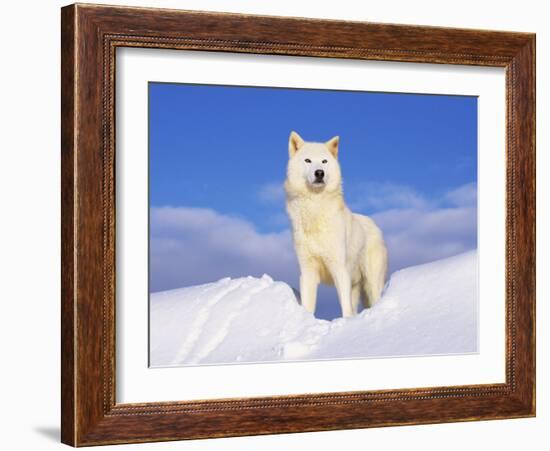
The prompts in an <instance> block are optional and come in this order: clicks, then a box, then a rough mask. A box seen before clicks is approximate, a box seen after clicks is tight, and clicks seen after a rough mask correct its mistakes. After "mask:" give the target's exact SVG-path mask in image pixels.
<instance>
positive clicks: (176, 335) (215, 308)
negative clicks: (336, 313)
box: [150, 251, 478, 367]
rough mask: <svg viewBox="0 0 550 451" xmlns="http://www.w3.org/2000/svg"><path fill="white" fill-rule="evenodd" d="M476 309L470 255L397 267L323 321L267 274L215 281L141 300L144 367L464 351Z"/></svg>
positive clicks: (472, 342) (473, 333) (472, 345)
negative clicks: (357, 308) (146, 335)
mask: <svg viewBox="0 0 550 451" xmlns="http://www.w3.org/2000/svg"><path fill="white" fill-rule="evenodd" d="M334 302H338V301H337V298H336V293H335V299H334ZM477 312H478V308H477V253H476V251H470V252H466V253H464V254H460V255H457V256H454V257H450V258H446V259H444V260H438V261H435V262H431V263H427V264H424V265H419V266H413V267H410V268H405V269H402V270H400V271H397V272H395V273H394V274H393V275H392V276H391V278H390V280H389V282H388V284H387V286H386V290H385V292H384V294H383V296H382V298H381V299H380V301H379V302H377V303H376V304H375V305H374V306H373V307H372V308H370V309H366V310H363V311H362V312H361V313H360V314H359V315H357V316H355V317H353V318H346V319H343V318H338V319H335V320H333V321H326V320H322V319H317V318H315V317H314V316H313V315H312V314H311V313H308V312H306V311H305V310H304V309H303V308H302V307H301V306H300V304H299V303H298V301H297V300H296V296H295V295H294V292H293V290H292V288H290V286H288V285H287V284H286V283H284V282H276V281H273V280H272V279H271V277H269V276H267V275H264V276H263V277H261V278H254V277H250V276H249V277H242V278H237V279H230V278H225V279H221V280H219V281H217V282H214V283H209V284H205V285H199V286H194V287H187V288H180V289H176V290H170V291H164V292H158V293H152V294H151V296H150V364H151V366H152V367H162V366H179V365H198V364H220V363H244V362H265V361H291V360H310V359H314V360H316V359H336V358H365V357H390V356H391V357H397V356H417V355H433V354H439V355H441V354H457V353H460V354H463V353H474V352H477V338H478V332H477V331H478V327H477V317H478V314H477Z"/></svg>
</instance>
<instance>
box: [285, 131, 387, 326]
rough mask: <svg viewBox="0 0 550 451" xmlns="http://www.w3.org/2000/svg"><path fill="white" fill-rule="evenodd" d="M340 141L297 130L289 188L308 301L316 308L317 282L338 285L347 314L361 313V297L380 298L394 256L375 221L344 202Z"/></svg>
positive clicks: (291, 152) (302, 289)
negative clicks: (314, 138)
mask: <svg viewBox="0 0 550 451" xmlns="http://www.w3.org/2000/svg"><path fill="white" fill-rule="evenodd" d="M338 141H339V139H338V137H334V138H332V139H331V140H329V141H327V142H326V143H314V142H305V141H304V140H303V139H302V138H301V137H300V136H299V135H298V134H297V133H295V132H292V133H291V134H290V139H289V160H288V167H287V179H286V182H285V190H286V196H287V212H288V215H289V217H290V221H291V223H292V232H293V239H294V247H295V250H296V255H297V257H298V262H299V264H300V272H301V274H300V294H301V300H302V305H303V306H304V307H305V308H306V309H307V310H308V311H310V312H315V305H316V300H317V285H318V284H319V283H320V282H321V283H325V284H329V285H335V286H336V290H337V291H338V297H339V300H340V306H341V307H342V316H344V317H347V316H352V315H355V314H356V313H357V310H358V307H359V299H360V298H361V299H362V301H363V305H364V306H365V307H369V306H371V305H372V304H374V303H375V302H376V301H377V300H378V299H379V297H380V295H381V293H382V289H383V288H384V283H385V279H386V272H387V266H388V263H387V261H388V257H387V250H386V246H385V244H384V239H383V237H382V232H381V231H380V229H379V228H378V227H377V226H376V224H375V223H374V221H373V220H372V219H371V218H369V217H368V216H363V215H359V214H356V213H352V212H351V211H350V210H349V208H348V207H347V206H346V204H345V202H344V197H343V193H342V177H341V174H340V165H339V164H338ZM306 160H309V162H306ZM318 170H322V171H323V172H324V174H325V175H324V183H317V181H318V180H317V179H316V178H315V173H316V171H318Z"/></svg>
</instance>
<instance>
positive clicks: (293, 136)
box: [288, 132, 304, 158]
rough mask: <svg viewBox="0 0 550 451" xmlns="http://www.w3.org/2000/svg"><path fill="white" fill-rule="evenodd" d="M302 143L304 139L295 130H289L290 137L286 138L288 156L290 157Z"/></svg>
mask: <svg viewBox="0 0 550 451" xmlns="http://www.w3.org/2000/svg"><path fill="white" fill-rule="evenodd" d="M303 145H304V140H303V139H302V138H301V136H300V135H299V134H298V133H296V132H290V138H288V156H289V157H290V158H292V157H293V156H294V154H295V153H296V152H298V150H300V147H302V146H303Z"/></svg>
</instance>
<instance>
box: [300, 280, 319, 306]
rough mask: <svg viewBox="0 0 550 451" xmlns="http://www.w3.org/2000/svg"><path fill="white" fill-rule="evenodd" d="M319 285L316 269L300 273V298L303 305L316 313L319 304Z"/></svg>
mask: <svg viewBox="0 0 550 451" xmlns="http://www.w3.org/2000/svg"><path fill="white" fill-rule="evenodd" d="M317 285H319V275H318V274H317V273H315V272H314V271H308V270H306V271H302V273H301V274H300V299H301V301H302V306H303V307H304V308H305V309H306V310H307V311H308V312H311V313H315V305H316V304H317Z"/></svg>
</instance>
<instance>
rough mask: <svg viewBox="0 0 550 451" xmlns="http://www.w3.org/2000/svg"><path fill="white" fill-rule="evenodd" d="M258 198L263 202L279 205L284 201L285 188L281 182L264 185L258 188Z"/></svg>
mask: <svg viewBox="0 0 550 451" xmlns="http://www.w3.org/2000/svg"><path fill="white" fill-rule="evenodd" d="M258 197H259V198H260V200H261V201H263V202H270V203H281V202H283V201H284V199H285V188H284V184H283V183H282V182H271V183H266V184H264V185H262V186H261V187H260V190H259V191H258Z"/></svg>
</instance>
